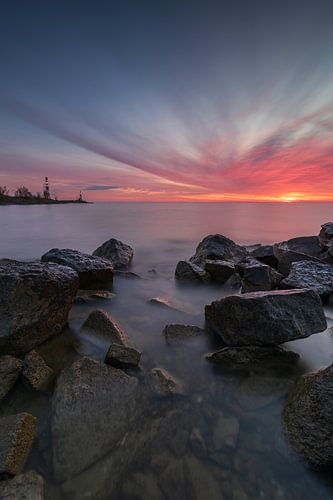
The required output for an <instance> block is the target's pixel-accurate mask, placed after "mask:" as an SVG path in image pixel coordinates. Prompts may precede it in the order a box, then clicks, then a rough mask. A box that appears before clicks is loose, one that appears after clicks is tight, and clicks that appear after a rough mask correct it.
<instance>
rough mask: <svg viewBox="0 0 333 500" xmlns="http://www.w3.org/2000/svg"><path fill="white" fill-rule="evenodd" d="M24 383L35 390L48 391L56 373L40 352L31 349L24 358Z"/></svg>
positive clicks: (22, 375)
mask: <svg viewBox="0 0 333 500" xmlns="http://www.w3.org/2000/svg"><path fill="white" fill-rule="evenodd" d="M21 377H22V380H23V382H24V384H25V385H26V386H27V387H28V388H29V389H32V390H34V391H47V390H48V388H49V387H50V384H51V383H52V380H53V377H54V373H53V370H52V369H51V368H50V367H49V366H47V364H46V363H45V361H44V359H43V358H42V356H40V354H38V352H36V351H31V352H29V353H28V354H27V355H26V356H25V358H24V364H23V370H22V374H21Z"/></svg>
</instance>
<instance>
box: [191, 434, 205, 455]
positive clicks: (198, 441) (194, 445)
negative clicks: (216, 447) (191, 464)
mask: <svg viewBox="0 0 333 500" xmlns="http://www.w3.org/2000/svg"><path fill="white" fill-rule="evenodd" d="M189 443H190V446H191V449H192V452H193V454H194V455H195V456H196V457H197V458H199V459H204V458H206V456H207V447H206V443H205V441H204V438H203V437H202V434H201V432H200V429H198V428H194V429H192V432H191V434H190V437H189Z"/></svg>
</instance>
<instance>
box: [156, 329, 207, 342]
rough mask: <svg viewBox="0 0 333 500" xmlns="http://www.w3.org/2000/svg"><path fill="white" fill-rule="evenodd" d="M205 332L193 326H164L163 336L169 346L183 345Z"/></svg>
mask: <svg viewBox="0 0 333 500" xmlns="http://www.w3.org/2000/svg"><path fill="white" fill-rule="evenodd" d="M205 334H206V332H205V330H204V329H203V328H199V327H198V326H194V325H166V326H165V327H164V329H163V335H164V336H165V339H166V342H167V344H169V345H178V344H183V343H184V342H186V341H187V340H190V339H193V338H197V337H201V336H203V335H205Z"/></svg>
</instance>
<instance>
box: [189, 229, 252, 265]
mask: <svg viewBox="0 0 333 500" xmlns="http://www.w3.org/2000/svg"><path fill="white" fill-rule="evenodd" d="M247 255H248V252H247V250H246V248H245V247H242V246H240V245H237V243H235V242H234V241H232V240H231V239H229V238H227V237H226V236H223V235H222V234H214V235H213V234H210V235H209V236H206V237H205V238H204V239H203V240H202V241H201V242H200V243H199V245H198V247H197V249H196V251H195V254H194V255H193V257H191V259H190V261H191V262H193V263H194V264H197V265H199V266H200V265H201V266H204V263H205V261H206V260H227V261H231V262H234V263H235V262H240V261H241V260H242V259H244V258H245V257H246V256H247Z"/></svg>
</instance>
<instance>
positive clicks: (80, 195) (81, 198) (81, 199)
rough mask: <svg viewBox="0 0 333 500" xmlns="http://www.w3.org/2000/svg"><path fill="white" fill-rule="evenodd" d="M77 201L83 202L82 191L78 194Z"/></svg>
mask: <svg viewBox="0 0 333 500" xmlns="http://www.w3.org/2000/svg"><path fill="white" fill-rule="evenodd" d="M79 201H83V194H82V191H80V194H79Z"/></svg>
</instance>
